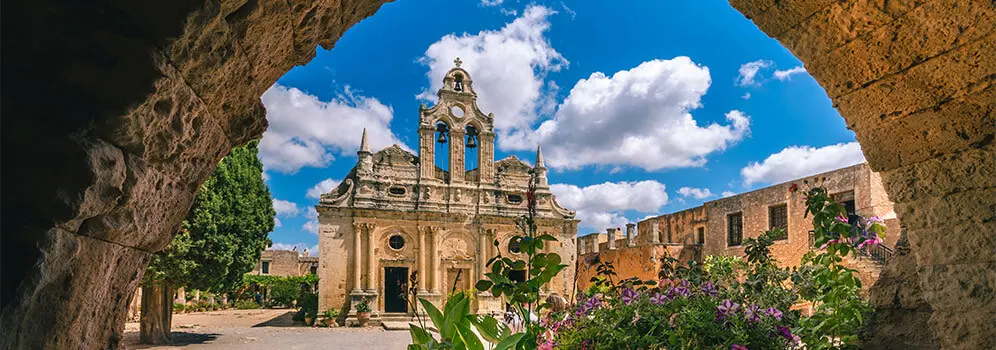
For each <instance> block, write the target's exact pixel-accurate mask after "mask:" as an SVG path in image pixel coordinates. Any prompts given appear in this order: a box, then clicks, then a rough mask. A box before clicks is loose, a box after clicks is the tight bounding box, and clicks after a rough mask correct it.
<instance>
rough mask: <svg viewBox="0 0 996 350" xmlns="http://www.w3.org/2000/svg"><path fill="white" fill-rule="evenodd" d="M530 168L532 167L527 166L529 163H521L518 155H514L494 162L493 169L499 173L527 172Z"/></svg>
mask: <svg viewBox="0 0 996 350" xmlns="http://www.w3.org/2000/svg"><path fill="white" fill-rule="evenodd" d="M532 169H533V167H531V166H529V164H526V163H523V162H522V161H521V160H519V157H516V156H514V155H513V156H508V157H506V158H505V159H502V160H499V161H497V162H495V170H496V171H497V172H499V173H506V174H508V173H513V174H515V173H519V174H529V171H530V170H532Z"/></svg>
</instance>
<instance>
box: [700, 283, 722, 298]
mask: <svg viewBox="0 0 996 350" xmlns="http://www.w3.org/2000/svg"><path fill="white" fill-rule="evenodd" d="M700 289H702V294H705V295H708V296H711V297H715V296H716V295H719V292H718V291H716V285H715V284H712V281H706V283H703V284H702V286H701V287H700Z"/></svg>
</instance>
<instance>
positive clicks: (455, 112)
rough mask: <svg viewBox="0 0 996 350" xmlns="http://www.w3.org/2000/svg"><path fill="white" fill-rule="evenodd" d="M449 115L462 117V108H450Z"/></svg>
mask: <svg viewBox="0 0 996 350" xmlns="http://www.w3.org/2000/svg"><path fill="white" fill-rule="evenodd" d="M450 113H453V116H454V117H457V118H460V117H463V108H460V106H453V107H450Z"/></svg>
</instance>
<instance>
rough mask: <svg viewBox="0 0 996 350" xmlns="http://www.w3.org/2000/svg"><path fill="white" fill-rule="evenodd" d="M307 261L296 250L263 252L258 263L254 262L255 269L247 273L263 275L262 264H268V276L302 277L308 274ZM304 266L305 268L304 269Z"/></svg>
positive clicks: (308, 262)
mask: <svg viewBox="0 0 996 350" xmlns="http://www.w3.org/2000/svg"><path fill="white" fill-rule="evenodd" d="M306 260H309V259H304V258H303V257H301V256H300V254H299V253H298V252H297V251H296V250H269V249H267V250H264V251H263V254H262V255H261V256H260V258H259V261H258V262H256V269H254V270H252V271H250V272H249V273H251V274H254V275H261V274H263V262H264V261H269V262H270V272H269V273H267V274H266V275H270V276H304V275H306V274H308V272H310V271H309V270H308V268H310V266H311V262H310V261H306ZM304 266H307V268H305V267H304Z"/></svg>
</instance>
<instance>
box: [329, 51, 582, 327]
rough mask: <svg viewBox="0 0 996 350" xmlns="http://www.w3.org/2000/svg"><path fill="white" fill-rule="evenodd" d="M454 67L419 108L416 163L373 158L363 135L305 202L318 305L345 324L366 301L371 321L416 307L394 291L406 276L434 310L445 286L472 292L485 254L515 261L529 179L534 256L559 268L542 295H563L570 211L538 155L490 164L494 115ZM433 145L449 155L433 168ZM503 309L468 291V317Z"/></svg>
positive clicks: (572, 222)
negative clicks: (342, 165)
mask: <svg viewBox="0 0 996 350" xmlns="http://www.w3.org/2000/svg"><path fill="white" fill-rule="evenodd" d="M454 62H455V63H456V67H454V68H452V69H451V70H450V71H449V72H447V74H446V75H445V77H444V78H443V86H442V88H440V89H439V91H438V96H439V99H438V102H437V103H436V104H435V105H434V106H432V107H429V108H426V106H425V105H422V106H421V107H420V109H419V115H420V118H419V128H418V133H419V154H418V156H416V155H414V154H412V153H410V152H408V151H406V150H404V149H402V148H401V147H399V146H398V145H393V146H390V147H387V148H385V149H383V150H380V151H378V152H376V153H372V152H371V151H370V147H369V145H368V143H367V140H366V131H364V135H363V141H362V142H361V147H360V150H359V151H358V152H357V155H358V160H357V164H356V166H355V167H353V169H352V170H351V171H350V172H349V174H348V175H346V176H345V178H344V179H343V181H342V182H341V183H340V184H339V186H338V187H337V188H335V189H333V190H332V191H331V192H330V193H326V194H323V195H322V196H321V200H320V202H319V204H318V205H317V206H316V209H317V211H318V221H319V249H320V252H321V256H322V260H321V263H320V265H319V268H318V277H319V295H318V298H319V310H326V309H330V308H336V309H338V308H341V309H342V310H343V311H347V310H348V312H343V314H344V315H348V317H347V323H350V322H351V321H352V320H354V319H355V307H354V305H355V304H356V303H358V302H360V301H362V300H366V301H367V302H368V304H369V305H370V306H371V308H372V309H373V314H374V317H375V318H376V317H378V316H379V315H380V314H388V315H403V314H411V313H412V312H414V311H415V310H411V307H410V306H409V305H408V304H407V303H406V301H405V298H404V293H405V290H406V288H407V287H408V286H409V282H408V281H409V277H410V276H412V273H413V272H415V274H414V275H415V276H416V277H415V278H416V280H417V286H418V287H417V288H418V289H417V290H418V296H419V297H420V298H425V299H427V300H429V301H431V302H433V303H434V304H437V305H440V306H441V305H442V303H445V301H446V298H447V295H448V294H449V293H451V292H452V291H454V290H469V289H472V288H473V286H474V284H475V283H476V282H477V280H479V279H483V278H484V273H485V272H486V271H487V270H489V268H488V267H487V266H486V264H487V260H488V259H490V258H491V257H493V256H495V255H497V254H498V253H501V254H502V255H503V256H519V257H520V258H524V254H520V253H519V252H518V250H517V247H515V246H511V247H510V246H509V240H510V239H511V237H512V236H515V235H520V234H522V233H520V232H519V231H518V229H517V226H516V224H515V222H516V219H517V218H519V217H521V216H523V215H525V214H526V213H527V211H528V209H527V200H526V192H527V190H528V187H529V181H531V179H534V177H533V176H535V180H534V181H536V197H537V210H536V223H537V234H545V233H548V234H551V235H553V236H554V237H557V239H558V241H557V242H554V243H552V244H547V245H546V246H545V247H544V250H545V251H546V252H556V253H558V254H560V256H561V257H562V261H565V262H566V263H567V264H568V265H570V266H568V267H567V268H566V269H564V270H563V271H562V272H561V273H560V274H559V275H558V276H557V277H556V279H554V281H553V282H552V283H550V285H549V286H547V287H546V290H544V291H543V292H544V293H558V294H560V295H565V296H566V295H569V294H570V291H571V289H572V288H573V285H574V273H575V271H574V266H573V264H572V263H571V262H573V261H575V258H576V254H577V250H576V248H575V239H574V238H575V237H576V235H577V228H578V223H579V221H578V220H576V219H575V212H573V211H570V210H567V209H565V208H563V207H561V206H560V205H558V204H557V202H556V199H555V198H554V196H553V194H552V193H551V192H550V188H549V184H548V180H547V169H546V167H545V165H544V162H543V155H542V151H541V150H540V149H539V148H537V152H536V159H535V166H530V165H528V164H526V163H524V162H522V161H521V160H519V159H518V158H516V157H515V156H510V157H507V158H505V159H502V160H499V161H497V162H496V161H495V160H494V146H495V133H494V123H493V122H494V118H495V116H494V114H484V113H483V112H482V111H481V110H480V109H479V108H478V106H477V93H476V92H475V91H474V87H473V81H472V80H471V77H470V74H469V73H468V72H467V71H466V70H464V69H463V68H460V63H461V62H460V61H459V58H458V59H457V60H456V61H454ZM437 146H439V147H438V148H440V149H445V151H446V152H447V153H448V157H446V158H440V159H448V162H445V164H442V165H443V166H437V161H436V158H437V154H436V153H437V152H436V150H437ZM468 150H471V151H476V153H477V157H476V158H477V159H476V162H474V161H473V160H470V161H469V162H468V159H467V153H468V152H467V151H468ZM440 153H441V154H438V156H440V157H443V156H447V154H442V152H440ZM439 163H443V162H439ZM467 163H471V164H467ZM473 163H476V164H473ZM496 240H497V241H498V242H499V244H498V246H497V247H496V246H495V245H494V244H493V242H494V241H496ZM498 250H500V251H498ZM504 307H505V304H504V302H503V300H501V299H500V298H496V297H494V296H492V295H491V294H490V292H484V293H477V295H476V298H474V303H473V305H472V308H473V310H472V311H476V312H480V313H488V312H500V311H503V310H504Z"/></svg>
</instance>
